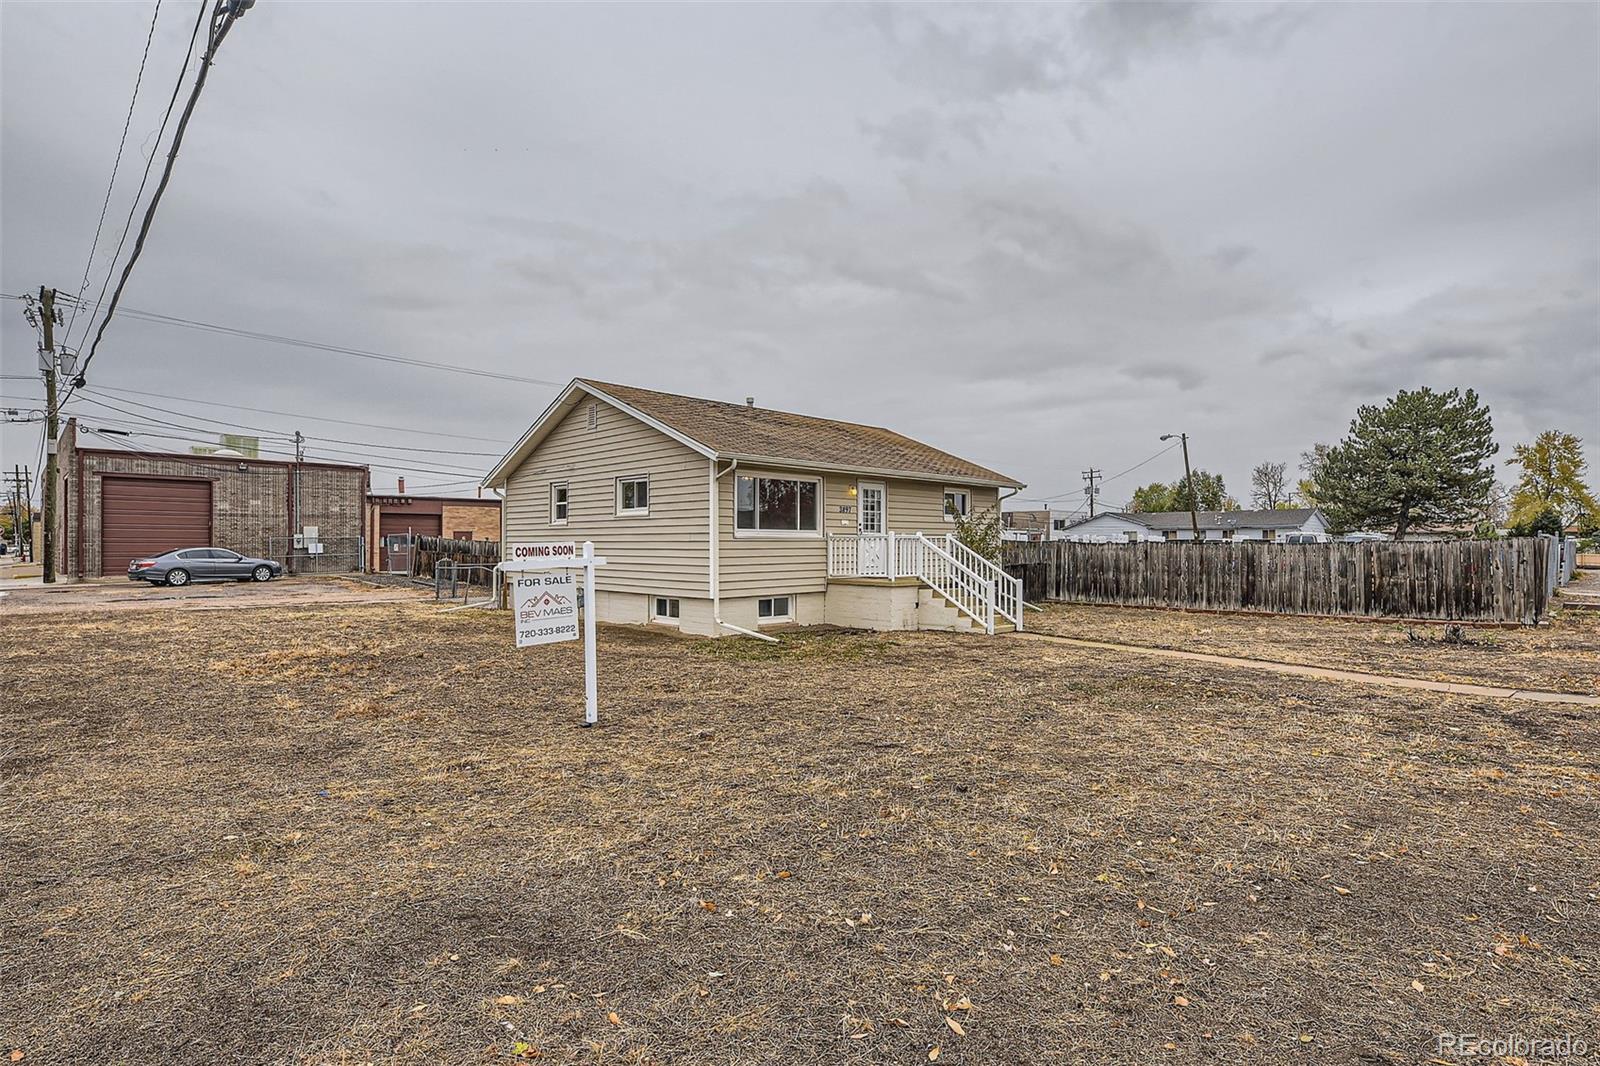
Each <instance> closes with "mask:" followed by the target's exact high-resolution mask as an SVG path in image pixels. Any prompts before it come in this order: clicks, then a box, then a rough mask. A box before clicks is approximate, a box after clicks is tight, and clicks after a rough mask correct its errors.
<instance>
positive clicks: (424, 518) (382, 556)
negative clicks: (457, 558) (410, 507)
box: [378, 511, 444, 570]
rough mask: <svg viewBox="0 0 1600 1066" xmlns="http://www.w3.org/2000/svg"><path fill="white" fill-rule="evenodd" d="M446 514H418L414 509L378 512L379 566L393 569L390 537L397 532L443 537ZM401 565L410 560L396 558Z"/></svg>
mask: <svg viewBox="0 0 1600 1066" xmlns="http://www.w3.org/2000/svg"><path fill="white" fill-rule="evenodd" d="M443 528H444V516H443V515H442V514H417V513H416V512H414V511H401V512H398V513H396V512H394V511H380V512H379V513H378V543H379V545H380V546H381V548H382V550H381V551H380V552H379V553H378V556H379V558H378V566H379V568H380V569H383V570H392V569H395V567H393V566H391V565H390V563H391V560H390V558H389V547H388V544H389V538H390V537H391V536H394V535H395V534H397V533H410V534H411V535H412V536H414V537H442V536H443V535H444V534H443V532H441V531H442V529H443ZM394 562H396V563H397V564H398V565H399V566H407V564H408V562H409V561H408V560H404V559H401V560H394Z"/></svg>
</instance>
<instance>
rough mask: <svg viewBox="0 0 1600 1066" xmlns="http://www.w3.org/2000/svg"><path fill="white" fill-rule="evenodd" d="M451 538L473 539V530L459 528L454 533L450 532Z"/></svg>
mask: <svg viewBox="0 0 1600 1066" xmlns="http://www.w3.org/2000/svg"><path fill="white" fill-rule="evenodd" d="M450 539H451V540H471V539H472V530H470V529H458V530H456V531H455V532H454V533H452V534H450Z"/></svg>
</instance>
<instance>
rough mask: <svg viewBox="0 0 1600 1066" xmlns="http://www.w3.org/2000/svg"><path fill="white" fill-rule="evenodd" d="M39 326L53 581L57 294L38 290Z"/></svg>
mask: <svg viewBox="0 0 1600 1066" xmlns="http://www.w3.org/2000/svg"><path fill="white" fill-rule="evenodd" d="M39 324H40V326H41V327H43V329H44V347H43V348H42V349H41V350H40V360H39V362H40V364H41V365H40V370H42V371H43V372H44V403H45V414H44V431H45V446H44V452H45V459H44V481H43V482H41V483H40V485H39V503H40V510H41V511H42V512H43V519H44V581H45V584H47V585H50V584H54V583H55V580H56V550H55V549H56V530H55V521H56V505H57V502H58V501H57V500H56V437H57V435H58V434H59V433H60V432H61V426H60V424H59V423H60V417H59V414H60V413H59V412H58V411H57V410H56V290H54V289H51V288H48V287H46V286H44V285H41V286H39Z"/></svg>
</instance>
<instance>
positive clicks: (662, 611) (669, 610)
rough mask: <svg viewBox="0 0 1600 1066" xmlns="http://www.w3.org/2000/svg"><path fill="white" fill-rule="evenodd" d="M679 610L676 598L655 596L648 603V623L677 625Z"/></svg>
mask: <svg viewBox="0 0 1600 1066" xmlns="http://www.w3.org/2000/svg"><path fill="white" fill-rule="evenodd" d="M680 610H681V606H680V604H679V602H678V598H677V597H676V596H656V597H654V598H653V599H652V600H651V601H650V621H652V622H666V623H668V624H669V625H677V624H678V612H679V611H680Z"/></svg>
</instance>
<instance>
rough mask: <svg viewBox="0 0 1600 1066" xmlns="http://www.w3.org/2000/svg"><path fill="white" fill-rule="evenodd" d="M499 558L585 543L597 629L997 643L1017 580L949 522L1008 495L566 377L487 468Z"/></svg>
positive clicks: (750, 417) (1017, 613)
mask: <svg viewBox="0 0 1600 1066" xmlns="http://www.w3.org/2000/svg"><path fill="white" fill-rule="evenodd" d="M484 484H485V485H487V486H490V487H494V488H499V489H502V490H503V492H504V494H505V503H504V506H503V508H502V511H501V516H502V518H501V521H502V532H501V537H500V540H501V544H502V546H503V548H502V550H503V551H504V552H506V553H509V552H510V550H511V546H512V545H514V544H517V543H522V542H527V541H540V540H574V541H577V542H579V543H580V544H581V543H582V542H583V541H585V540H592V541H593V542H594V544H595V551H596V552H597V553H598V554H600V555H603V556H605V557H606V559H607V565H606V567H605V568H604V569H603V570H602V571H601V572H600V574H599V582H598V585H599V587H598V590H597V593H596V600H597V604H596V606H597V611H596V615H595V617H596V619H597V620H600V621H606V622H624V623H635V624H639V625H646V624H655V625H666V626H673V627H676V628H678V629H680V630H682V631H683V632H685V633H694V634H699V635H702V636H713V637H715V636H728V635H730V634H737V633H757V634H759V633H760V632H761V631H762V630H763V629H767V628H769V627H774V626H781V625H786V624H799V625H816V624H819V623H824V622H826V623H832V624H835V625H843V626H851V627H858V628H868V629H924V628H938V629H953V630H963V631H965V630H973V629H976V630H979V631H983V632H995V631H998V630H1004V629H1009V628H1013V627H1016V626H1019V625H1020V621H1021V615H1022V599H1021V589H1020V586H1019V585H1018V583H1017V582H1016V581H1015V579H1013V578H1011V577H1009V576H1008V575H1007V574H1006V573H1005V572H1004V571H1003V570H1001V569H1000V568H999V567H997V566H995V565H994V564H993V563H991V562H990V561H989V560H987V559H984V558H982V557H981V556H979V555H977V554H976V553H974V552H972V551H970V550H969V549H967V548H966V546H965V545H963V544H961V543H959V542H958V541H957V540H956V538H955V535H954V529H955V524H956V523H955V517H954V516H955V515H956V514H970V513H974V512H977V511H981V510H984V509H988V508H995V507H998V506H999V501H1000V500H1001V499H1002V498H1004V496H1009V495H1012V494H1014V493H1015V491H1016V490H1017V489H1019V488H1021V487H1022V486H1021V483H1020V482H1017V481H1015V480H1013V479H1012V478H1008V477H1006V476H1005V475H1003V474H998V473H996V472H994V471H993V470H989V469H986V468H984V467H981V466H979V465H977V464H976V463H972V462H968V461H967V460H965V459H961V458H958V457H956V456H954V455H951V454H949V453H948V452H942V451H940V450H939V449H937V448H933V447H930V446H928V445H926V444H922V443H920V442H918V441H914V440H912V439H910V438H909V437H904V436H901V435H900V434H898V433H894V432H891V431H890V430H887V429H880V428H878V427H875V426H864V425H858V424H855V423H851V422H837V421H833V420H831V419H826V418H812V417H809V416H806V415H797V414H790V413H788V412H784V411H771V410H767V409H765V408H761V407H755V406H752V405H749V404H743V405H741V404H734V403H720V402H717V401H714V400H702V399H696V398H694V397H691V396H676V395H672V394H670V393H663V392H652V391H650V390H647V389H637V388H632V387H629V386H625V385H608V384H605V383H603V382H597V381H587V380H584V379H581V378H580V379H576V380H574V381H573V382H572V383H571V384H569V385H568V386H567V387H566V388H565V389H564V390H563V391H562V393H561V395H560V396H559V397H557V399H556V400H555V402H554V403H552V404H551V405H550V406H549V407H548V408H547V409H546V410H545V412H544V413H543V414H542V415H540V416H539V419H538V420H537V421H536V422H534V424H533V426H532V427H531V428H530V429H529V430H528V432H527V433H525V434H523V436H522V439H521V440H519V441H518V442H517V443H516V446H515V447H513V448H512V449H511V451H510V452H508V453H507V454H506V456H505V458H503V459H501V460H500V462H499V463H498V464H496V466H495V467H494V469H493V470H491V471H490V472H489V474H488V476H487V477H486V478H485V479H484Z"/></svg>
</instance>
